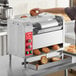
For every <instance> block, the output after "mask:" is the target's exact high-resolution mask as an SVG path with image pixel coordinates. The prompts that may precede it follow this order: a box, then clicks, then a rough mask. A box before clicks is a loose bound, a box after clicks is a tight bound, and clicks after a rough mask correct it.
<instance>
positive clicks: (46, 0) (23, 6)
mask: <svg viewBox="0 0 76 76" xmlns="http://www.w3.org/2000/svg"><path fill="white" fill-rule="evenodd" d="M9 4H10V6H12V7H13V11H14V15H19V14H25V13H29V10H30V9H32V8H53V7H68V6H69V0H31V1H30V0H9Z"/></svg>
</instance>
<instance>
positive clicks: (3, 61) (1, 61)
mask: <svg viewBox="0 0 76 76" xmlns="http://www.w3.org/2000/svg"><path fill="white" fill-rule="evenodd" d="M23 61H24V60H23V59H22V58H19V57H15V56H12V68H9V56H8V55H6V56H1V57H0V76H46V75H47V74H51V73H54V72H57V71H60V70H65V69H69V68H71V67H73V66H76V63H74V64H66V65H62V66H57V67H52V68H47V70H40V71H34V70H30V69H24V67H23V66H22V65H21V63H22V62H23ZM34 72H35V74H33V73H34ZM30 74H31V75H30Z"/></svg>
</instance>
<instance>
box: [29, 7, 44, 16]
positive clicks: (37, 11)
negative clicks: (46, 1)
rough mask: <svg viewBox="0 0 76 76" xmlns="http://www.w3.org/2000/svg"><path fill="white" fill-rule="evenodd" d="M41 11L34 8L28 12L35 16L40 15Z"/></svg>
mask: <svg viewBox="0 0 76 76" xmlns="http://www.w3.org/2000/svg"><path fill="white" fill-rule="evenodd" d="M42 12H43V11H42V9H39V8H34V9H32V10H31V11H30V15H31V16H37V15H38V14H40V13H42Z"/></svg>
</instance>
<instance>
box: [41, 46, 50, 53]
mask: <svg viewBox="0 0 76 76" xmlns="http://www.w3.org/2000/svg"><path fill="white" fill-rule="evenodd" d="M42 52H44V53H49V52H50V49H49V48H46V47H45V48H42Z"/></svg>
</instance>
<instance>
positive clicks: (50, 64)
mask: <svg viewBox="0 0 76 76" xmlns="http://www.w3.org/2000/svg"><path fill="white" fill-rule="evenodd" d="M49 59H51V58H48V60H49ZM71 62H72V57H70V56H67V55H65V56H64V59H63V60H59V61H56V62H52V61H49V62H48V63H47V64H40V60H39V61H34V62H30V63H28V64H27V67H28V68H30V69H33V70H41V69H45V68H49V67H55V66H58V65H62V64H67V63H71Z"/></svg>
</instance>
